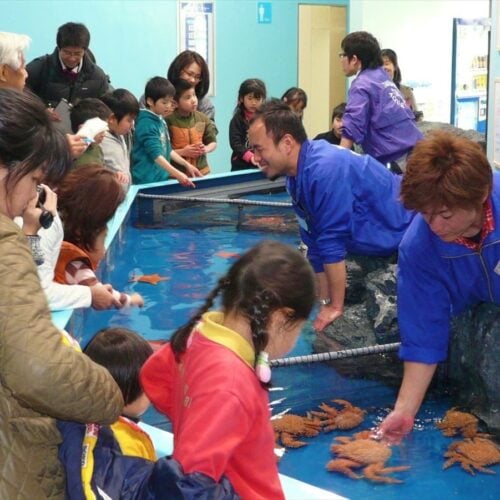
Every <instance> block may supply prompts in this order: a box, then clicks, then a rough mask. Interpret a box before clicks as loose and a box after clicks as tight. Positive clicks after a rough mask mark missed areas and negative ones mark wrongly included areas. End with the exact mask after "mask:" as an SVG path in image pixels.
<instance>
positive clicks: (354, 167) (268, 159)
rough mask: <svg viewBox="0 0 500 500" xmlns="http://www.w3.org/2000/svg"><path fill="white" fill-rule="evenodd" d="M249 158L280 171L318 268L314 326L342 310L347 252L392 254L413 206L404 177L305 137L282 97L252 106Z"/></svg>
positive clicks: (270, 173) (271, 173) (274, 173)
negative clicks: (406, 200)
mask: <svg viewBox="0 0 500 500" xmlns="http://www.w3.org/2000/svg"><path fill="white" fill-rule="evenodd" d="M248 138H249V142H250V146H251V147H252V150H253V152H254V155H255V156H254V159H255V161H256V162H258V164H259V166H260V168H261V170H262V171H263V172H264V174H265V175H266V176H267V177H269V178H270V179H274V178H277V177H279V176H282V175H285V176H286V177H287V190H288V192H289V193H290V196H291V197H292V200H293V205H294V210H295V213H296V215H297V218H298V220H299V225H300V234H301V237H302V241H303V242H304V243H305V244H306V245H307V247H308V255H307V256H308V259H309V261H310V263H311V265H312V266H313V268H314V271H315V272H316V276H317V284H318V288H317V290H318V295H319V298H320V303H321V308H320V311H319V314H318V316H317V318H316V320H315V322H314V327H315V329H316V330H318V331H321V330H323V328H325V326H327V325H328V324H330V323H331V322H333V321H335V320H336V319H337V318H339V317H340V316H341V315H342V313H343V310H344V295H345V288H346V267H345V258H346V254H347V253H350V254H358V255H369V256H389V255H391V254H393V253H394V252H395V251H396V249H397V247H398V245H399V243H400V241H401V238H402V237H403V234H404V232H405V230H406V228H407V227H408V225H409V224H410V222H411V219H412V217H413V213H412V212H410V211H407V210H406V209H405V208H404V207H403V206H402V205H401V203H400V202H399V187H400V183H401V179H400V178H399V177H398V176H396V175H394V174H392V173H391V172H390V171H389V170H388V169H387V168H386V167H384V165H382V164H381V163H379V162H378V161H376V160H374V159H373V158H371V157H370V156H368V155H365V156H360V155H358V154H356V153H353V152H352V151H350V150H347V149H344V148H341V147H338V146H333V145H330V144H328V143H326V142H324V141H309V140H307V135H306V132H305V130H304V127H303V125H302V122H301V121H300V119H299V118H297V116H296V115H295V114H294V113H293V112H292V111H291V110H290V108H288V106H287V105H286V103H283V102H280V101H276V100H272V101H269V102H267V103H266V104H264V105H263V106H262V107H261V108H260V110H258V111H256V113H255V115H254V117H253V119H252V120H251V122H250V128H249V130H248Z"/></svg>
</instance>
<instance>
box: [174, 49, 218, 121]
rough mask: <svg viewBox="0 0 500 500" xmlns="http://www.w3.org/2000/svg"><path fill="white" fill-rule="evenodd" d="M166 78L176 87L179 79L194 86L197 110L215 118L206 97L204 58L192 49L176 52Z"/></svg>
mask: <svg viewBox="0 0 500 500" xmlns="http://www.w3.org/2000/svg"><path fill="white" fill-rule="evenodd" d="M167 78H168V79H169V80H170V82H172V84H173V85H174V87H177V83H178V82H179V80H186V81H187V82H189V83H190V84H191V85H193V86H194V89H195V92H196V97H197V98H198V108H197V109H198V111H200V112H201V113H204V114H205V115H207V116H208V117H209V118H210V119H211V120H215V107H214V105H213V103H212V101H211V100H210V99H209V98H208V97H207V93H208V89H209V88H210V73H209V71H208V66H207V63H206V62H205V59H203V57H202V56H201V55H200V54H198V52H194V51H193V50H184V51H183V52H181V53H180V54H178V55H177V56H176V57H175V59H174V60H173V61H172V62H171V64H170V67H169V68H168V73H167Z"/></svg>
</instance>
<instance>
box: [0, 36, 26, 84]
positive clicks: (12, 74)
mask: <svg viewBox="0 0 500 500" xmlns="http://www.w3.org/2000/svg"><path fill="white" fill-rule="evenodd" d="M30 42H31V38H30V37H29V36H27V35H18V34H17V33H7V32H2V31H0V88H2V87H3V88H11V89H18V90H23V89H24V84H25V82H26V78H27V77H28V72H27V71H26V67H25V66H26V61H25V60H24V51H25V50H26V49H27V48H28V46H29V44H30Z"/></svg>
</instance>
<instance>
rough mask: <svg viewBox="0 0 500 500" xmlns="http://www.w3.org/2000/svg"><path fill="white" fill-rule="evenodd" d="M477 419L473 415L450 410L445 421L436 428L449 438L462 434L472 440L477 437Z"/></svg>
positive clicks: (445, 416) (453, 409)
mask: <svg viewBox="0 0 500 500" xmlns="http://www.w3.org/2000/svg"><path fill="white" fill-rule="evenodd" d="M477 422H478V420H477V418H476V417H475V416H474V415H472V414H471V413H466V412H463V411H458V410H456V409H455V408H452V409H451V410H448V411H447V412H446V413H445V415H444V418H443V420H441V422H438V423H437V424H436V427H437V428H438V429H440V430H441V432H442V433H443V434H444V435H445V436H448V437H453V436H456V435H457V434H462V436H463V437H466V438H472V437H474V436H476V435H477Z"/></svg>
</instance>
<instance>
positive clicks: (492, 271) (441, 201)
mask: <svg viewBox="0 0 500 500" xmlns="http://www.w3.org/2000/svg"><path fill="white" fill-rule="evenodd" d="M401 199H402V201H403V203H404V205H405V207H406V208H407V209H409V210H416V211H417V212H419V213H418V214H417V215H416V216H415V218H414V220H413V222H412V224H411V225H410V227H409V228H408V230H407V232H406V234H405V236H404V238H403V241H402V242H401V245H400V247H399V261H398V267H399V270H398V279H397V282H398V283H397V285H398V320H399V329H400V332H401V348H400V353H399V354H400V357H401V358H402V359H403V361H404V377H403V382H402V385H401V388H400V391H399V395H398V398H397V401H396V404H395V407H394V411H393V412H392V413H390V414H389V415H388V416H387V418H386V419H385V420H384V421H383V422H382V424H381V426H380V431H381V434H382V435H384V436H386V437H387V438H388V439H389V440H391V441H394V442H398V441H400V440H401V438H402V437H403V436H404V435H405V434H407V433H409V432H410V431H411V430H412V428H413V422H414V418H415V415H416V413H417V412H418V410H419V408H420V405H421V403H422V400H423V398H424V396H425V393H426V391H427V388H428V386H429V384H430V382H431V379H432V377H433V375H434V372H435V370H436V366H437V363H439V362H441V361H444V360H445V359H446V357H447V352H448V341H449V336H450V320H451V317H452V316H454V315H457V314H459V313H460V312H462V311H464V310H465V309H466V308H468V307H470V306H472V305H475V304H478V303H479V302H492V303H494V304H500V227H499V224H498V221H500V175H499V174H493V173H492V171H491V167H490V165H489V163H488V160H487V158H486V156H485V154H484V152H483V151H482V149H481V147H480V146H479V145H478V144H476V143H473V142H472V141H470V140H468V139H465V138H460V137H457V136H454V135H451V134H449V133H445V132H439V133H435V134H433V135H432V136H430V137H429V138H428V139H425V140H423V141H421V142H419V143H418V144H417V146H416V147H415V149H414V151H413V153H412V155H411V157H410V159H409V161H408V165H407V170H406V173H405V175H404V178H403V182H402V185H401Z"/></svg>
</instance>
